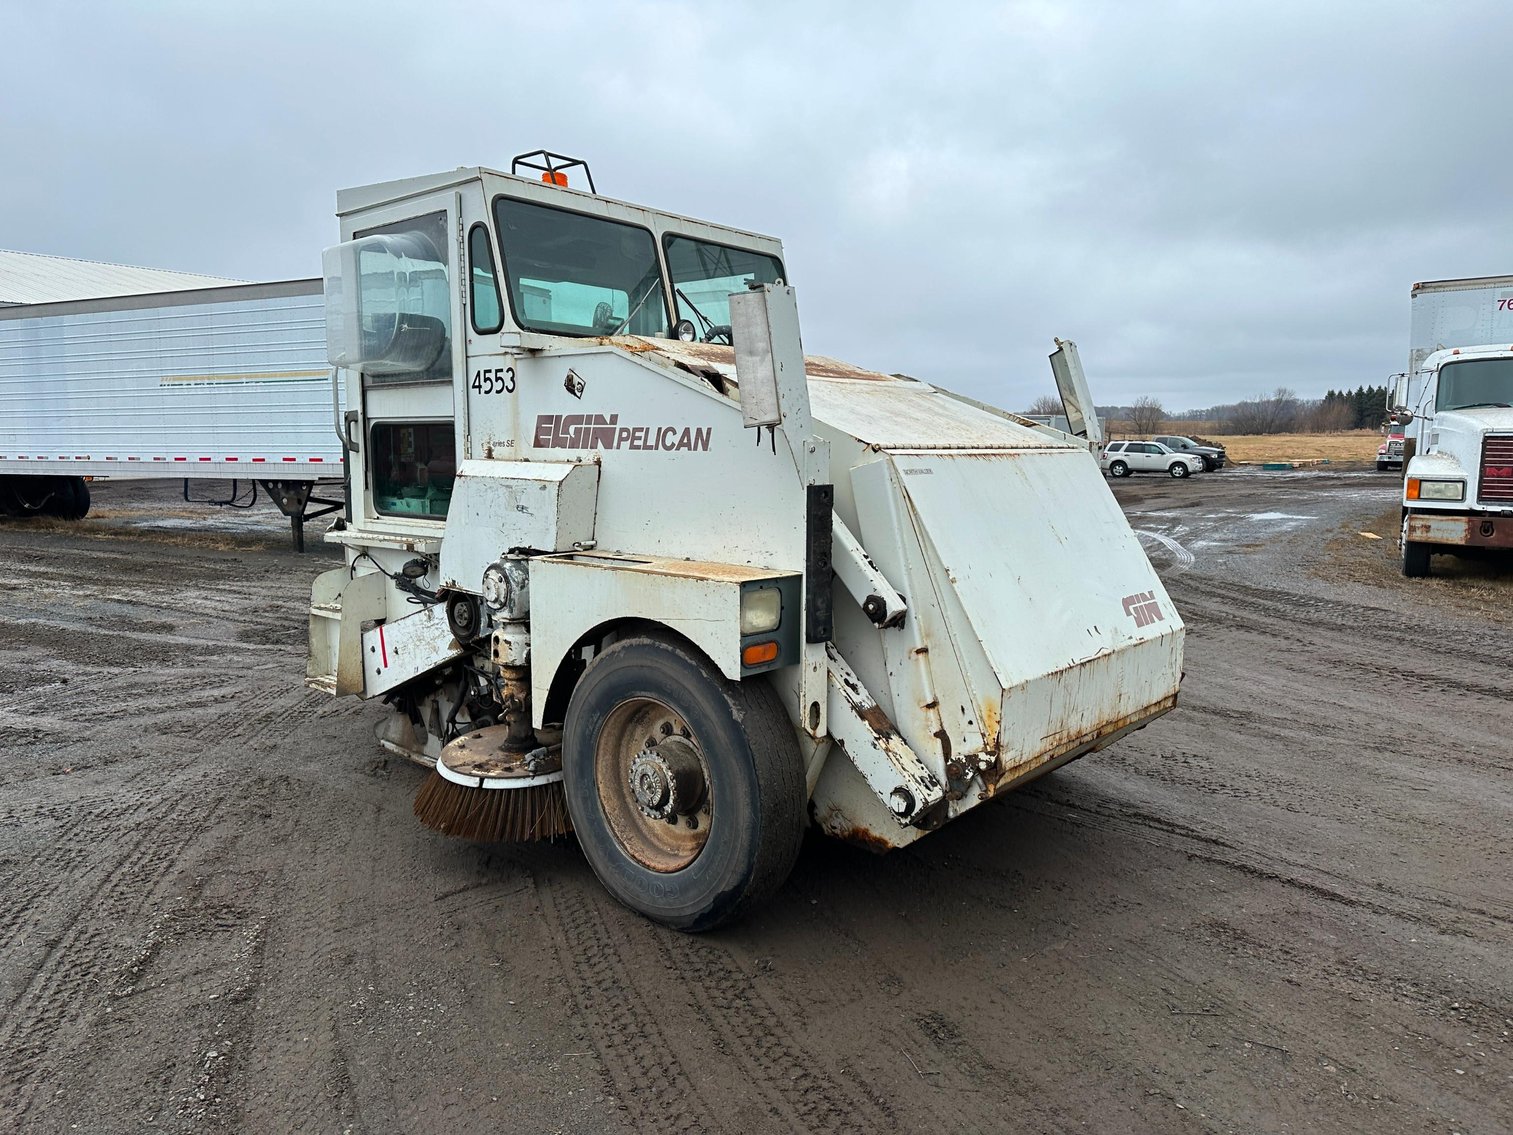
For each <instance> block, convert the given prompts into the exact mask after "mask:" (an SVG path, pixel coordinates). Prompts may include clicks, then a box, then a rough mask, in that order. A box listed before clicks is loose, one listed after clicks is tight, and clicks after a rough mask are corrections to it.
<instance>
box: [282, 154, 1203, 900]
mask: <svg viewBox="0 0 1513 1135" xmlns="http://www.w3.org/2000/svg"><path fill="white" fill-rule="evenodd" d="M531 157H533V158H535V159H538V160H536V161H534V162H533V161H532V160H530V158H522V159H517V163H516V166H514V167H512V173H511V174H505V173H501V172H496V171H494V170H490V169H482V168H465V169H458V170H454V171H452V172H450V173H442V174H437V175H434V176H429V177H416V178H412V179H409V180H403V181H395V182H389V183H385V184H380V185H371V186H367V187H364V188H359V189H352V190H347V191H344V192H342V193H340V194H339V195H338V212H339V215H340V220H341V238H342V242H341V243H340V244H339V245H337V246H335V247H334V248H331V249H329V250H327V253H326V260H325V264H326V286H325V291H326V298H327V305H328V307H327V320H326V327H327V333H328V336H329V340H330V361H331V362H332V364H333V365H334V366H336V367H338V368H340V370H341V376H342V381H343V382H344V383H345V391H346V404H347V405H348V406H350V407H352V409H351V410H350V411H348V414H347V417H348V419H349V421H348V423H347V431H346V432H347V437H348V444H349V452H348V454H347V466H348V469H349V473H350V496H351V508H350V513H351V515H350V520H347V521H346V522H344V523H339V524H338V526H337V529H336V530H334V531H332V532H331V533H329V534H328V535H327V539H328V540H332V541H335V542H338V543H340V544H341V545H342V548H343V555H344V561H343V564H342V566H341V567H339V568H336V569H334V570H332V571H329V572H327V573H325V574H323V575H321V576H320V577H319V578H318V579H317V580H316V582H315V584H314V588H313V595H312V604H311V617H310V664H309V674H308V682H309V684H310V685H311V686H312V687H313V688H316V689H320V690H325V691H328V692H330V693H333V694H355V695H358V696H361V697H364V698H382V699H383V700H384V701H386V702H387V703H388V705H389V706H390V707H391V709H392V714H391V716H390V717H389V718H388V719H387V721H386V722H385V723H384V724H383V726H382V728H381V731H380V739H381V741H382V743H383V744H384V745H385V746H386V747H387V748H389V749H390V750H392V751H394V752H396V753H400V754H403V755H405V756H408V757H411V758H414V759H415V760H417V761H419V762H421V763H423V764H426V765H427V766H435V767H436V771H437V773H438V774H439V776H440V780H436V778H433V780H434V781H436V782H437V783H440V782H441V780H444V781H445V783H446V784H448V785H454V786H458V787H459V788H460V790H461V792H462V793H463V796H464V798H466V799H470V800H473V801H475V802H476V801H477V800H482V799H485V798H490V797H492V799H493V800H494V801H495V803H494V804H493V805H489V804H478V805H477V807H479V808H488V807H493V809H494V813H495V814H500V815H502V814H503V813H505V812H509V811H510V809H511V806H512V805H510V804H508V803H505V804H498V803H497V802H498V801H499V800H501V799H505V798H508V797H510V796H511V795H512V794H513V793H526V794H528V793H530V792H531V791H532V790H535V791H536V792H538V793H546V794H551V793H555V794H557V797H558V798H559V799H561V800H562V803H564V804H565V812H566V816H567V817H568V818H570V822H571V827H572V829H573V831H574V832H575V833H576V836H577V839H578V841H579V843H580V845H581V846H582V849H583V851H584V854H585V855H586V857H587V858H588V861H589V862H590V864H591V865H592V867H593V869H594V871H595V872H596V873H597V874H598V876H599V878H600V879H601V880H602V881H603V882H604V884H605V886H606V887H607V888H608V889H609V890H610V891H611V892H612V893H613V894H614V895H615V896H616V897H617V898H619V899H620V900H621V901H622V902H624V903H625V904H627V905H628V906H630V907H632V908H633V909H635V910H638V911H640V912H642V913H643V914H645V915H647V916H648V917H650V918H653V919H656V920H659V921H661V922H663V923H665V924H668V925H671V926H674V927H678V928H680V929H684V930H703V929H708V928H710V927H713V926H716V925H719V924H720V923H722V922H724V921H726V920H728V919H729V918H731V917H733V916H735V915H736V914H738V913H739V912H740V911H742V910H743V909H745V908H746V907H748V906H749V904H751V903H753V902H755V901H756V900H758V899H760V898H761V897H762V896H763V895H765V894H768V893H770V892H771V891H772V890H773V889H774V888H776V887H777V886H778V885H780V884H781V882H782V881H783V879H784V878H786V876H787V874H788V871H789V869H790V867H791V865H792V863H793V861H794V858H795V856H796V854H797V850H798V846H799V840H800V838H801V836H802V833H803V831H804V829H805V828H806V827H808V826H809V825H810V824H813V825H816V826H818V827H819V828H820V829H822V830H823V831H824V832H827V833H829V834H831V835H833V836H838V837H841V838H844V839H849V840H852V841H856V842H858V843H860V844H863V845H865V846H868V847H870V848H873V849H877V850H886V849H889V848H898V847H903V846H905V845H907V844H910V843H912V842H913V841H915V840H917V839H920V838H921V837H923V836H924V835H925V834H926V833H928V832H930V831H933V830H934V829H936V828H938V827H940V826H941V825H942V824H944V823H946V822H947V821H949V820H951V819H953V818H955V817H958V816H960V815H961V814H962V813H964V812H967V811H969V810H971V809H972V808H975V807H977V806H978V805H979V804H981V803H983V802H984V801H986V800H989V799H990V798H992V797H993V796H994V795H996V794H998V793H1001V792H1003V791H1005V790H1007V789H1010V788H1014V787H1016V786H1018V785H1022V784H1024V783H1026V782H1027V781H1030V780H1032V779H1034V778H1035V777H1038V776H1041V775H1043V774H1045V773H1047V772H1049V771H1051V770H1052V769H1054V768H1057V767H1058V766H1060V765H1063V764H1065V763H1066V762H1068V761H1070V760H1073V759H1074V758H1077V757H1079V756H1082V755H1083V754H1085V753H1088V752H1092V751H1094V750H1097V749H1101V748H1103V747H1104V746H1106V745H1108V744H1110V743H1111V742H1113V741H1115V740H1116V739H1117V738H1119V737H1121V736H1123V735H1124V734H1126V733H1128V732H1129V731H1131V730H1133V729H1138V728H1140V727H1141V726H1143V725H1145V724H1146V723H1148V722H1149V721H1151V720H1152V719H1153V718H1155V717H1157V716H1158V715H1160V714H1163V713H1165V712H1167V711H1168V710H1170V709H1171V708H1172V707H1173V706H1174V705H1175V704H1176V700H1177V692H1178V682H1179V678H1180V675H1181V671H1182V640H1183V625H1182V622H1181V619H1180V618H1179V617H1178V615H1177V612H1176V611H1175V610H1174V609H1173V607H1172V604H1171V600H1170V599H1169V598H1168V596H1167V594H1166V592H1165V590H1164V589H1163V587H1162V584H1161V581H1160V579H1159V578H1157V575H1156V572H1155V571H1154V570H1153V568H1152V566H1151V564H1150V562H1149V561H1148V560H1147V559H1146V556H1145V554H1144V553H1143V552H1142V550H1141V546H1140V544H1139V541H1138V540H1137V539H1136V538H1135V536H1134V534H1133V533H1132V532H1131V530H1130V528H1129V526H1128V524H1127V523H1126V522H1125V519H1124V516H1123V514H1122V513H1121V512H1120V509H1119V507H1118V505H1117V503H1116V502H1115V500H1114V498H1113V496H1112V495H1111V493H1110V492H1109V490H1108V488H1107V487H1106V486H1105V484H1104V481H1103V478H1102V476H1101V474H1100V473H1099V470H1098V466H1097V464H1096V462H1095V460H1094V458H1093V456H1092V455H1091V454H1090V452H1089V450H1088V444H1087V441H1086V440H1085V439H1083V438H1080V437H1071V436H1068V435H1066V434H1062V433H1058V432H1056V431H1051V430H1046V429H1041V428H1037V427H1035V426H1033V425H1032V424H1030V423H1026V422H1024V421H1023V420H1022V419H1019V418H1017V417H1016V416H1015V415H1012V414H1009V413H1005V412H1002V411H999V410H995V409H993V408H991V407H988V406H985V405H982V404H979V403H975V402H972V401H971V400H968V399H965V398H962V397H958V396H956V395H954V394H952V393H950V392H949V391H947V390H945V389H944V388H942V387H938V386H935V385H932V384H931V383H929V382H925V381H918V380H915V379H912V378H907V377H903V376H899V375H889V374H883V373H879V372H877V371H874V370H870V369H867V368H864V367H858V366H853V365H850V364H847V363H842V362H838V361H835V360H833V359H827V358H820V357H814V356H808V357H806V356H805V354H804V352H803V348H802V346H801V343H800V336H799V324H798V312H797V307H796V304H795V300H794V290H793V288H792V287H791V286H789V284H788V283H786V278H787V270H786V268H785V266H784V258H783V247H782V245H781V244H780V243H779V242H778V241H777V240H775V239H773V238H771V237H765V236H759V235H756V234H754V233H750V232H743V231H740V230H737V229H732V228H728V227H725V226H722V225H717V224H710V223H707V222H703V221H696V220H693V219H690V218H688V217H683V216H677V215H674V214H671V213H664V212H660V211H658V210H654V209H648V208H643V207H641V206H637V205H631V204H626V203H624V202H620V201H615V200H610V199H608V198H606V197H603V196H599V195H597V194H596V193H594V192H592V191H588V192H584V191H580V190H579V189H577V188H572V187H569V186H568V185H567V184H566V180H567V175H568V172H570V171H571V169H572V167H574V166H575V165H576V166H581V163H572V162H567V161H566V160H564V159H560V158H557V157H556V156H555V155H549V154H540V155H533V156H531ZM540 159H544V161H542V160H540ZM522 164H523V165H524V167H525V168H526V169H527V170H543V171H544V172H543V173H542V176H541V179H540V180H537V179H536V178H535V177H534V176H516V173H517V172H518V170H519V167H520V166H521V165H522ZM586 172H587V171H586V168H581V169H579V171H578V173H574V174H573V176H574V178H575V180H576V178H577V177H578V175H579V173H581V174H586ZM588 184H589V187H590V190H591V189H592V182H591V181H590V182H589V183H588ZM1053 369H1054V370H1055V371H1056V372H1057V375H1058V378H1059V379H1061V380H1062V381H1063V383H1064V384H1065V383H1067V382H1070V383H1071V386H1070V387H1068V386H1065V385H1064V389H1068V390H1069V391H1071V392H1073V393H1074V394H1076V395H1078V396H1074V397H1072V398H1070V399H1069V402H1070V403H1071V404H1072V408H1073V409H1074V410H1077V408H1078V407H1081V406H1087V405H1090V404H1091V402H1090V400H1089V399H1088V398H1087V397H1086V391H1085V384H1084V383H1083V381H1082V379H1081V377H1080V375H1081V371H1080V366H1079V365H1078V364H1077V362H1076V358H1075V349H1074V348H1073V347H1072V345H1071V344H1062V345H1059V346H1058V350H1057V352H1056V354H1055V355H1054V356H1053ZM1078 412H1079V413H1080V411H1078ZM522 798H523V796H516V797H514V799H515V800H519V799H522ZM542 799H546V798H545V797H542ZM466 806H467V807H473V806H474V804H471V803H470V804H468V805H466ZM419 810H420V802H419V801H417V811H419ZM519 811H520V810H519V809H516V812H519ZM553 811H554V809H553V807H552V805H551V804H550V803H549V802H548V803H542V804H540V805H539V807H538V811H537V814H536V815H535V818H534V819H533V818H531V816H526V818H525V819H524V820H522V819H521V818H520V816H519V815H516V816H515V819H514V820H510V821H501V822H500V824H499V825H497V826H496V827H495V828H494V832H495V834H496V835H501V834H505V833H506V832H508V833H510V834H513V835H530V834H540V833H541V832H542V831H543V830H552V831H557V830H561V829H562V827H565V823H564V824H561V825H558V824H557V823H556V820H557V818H558V817H556V816H555V815H553V817H552V819H551V820H550V821H549V822H547V823H546V824H545V825H543V824H542V823H540V822H539V821H540V820H541V818H542V817H544V816H547V815H548V813H552V812H553ZM435 826H438V827H447V825H446V824H443V823H438V824H436V825H435ZM462 829H464V830H468V831H472V832H475V833H476V832H477V831H479V830H480V829H479V828H478V827H477V826H476V825H472V826H469V825H468V824H464V825H462ZM448 830H458V829H455V828H449V829H448Z"/></svg>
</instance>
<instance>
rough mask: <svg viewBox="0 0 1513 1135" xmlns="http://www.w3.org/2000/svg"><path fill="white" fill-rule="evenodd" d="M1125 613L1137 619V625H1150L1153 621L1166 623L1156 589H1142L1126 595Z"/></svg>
mask: <svg viewBox="0 0 1513 1135" xmlns="http://www.w3.org/2000/svg"><path fill="white" fill-rule="evenodd" d="M1124 613H1125V614H1126V615H1128V616H1129V617H1130V618H1132V619H1134V620H1135V626H1136V627H1148V626H1150V625H1151V624H1152V623H1164V622H1165V621H1166V616H1165V615H1163V614H1162V613H1161V604H1160V603H1157V602H1156V593H1155V592H1154V591H1141V592H1139V593H1138V594H1136V595H1126V596H1125V597H1124Z"/></svg>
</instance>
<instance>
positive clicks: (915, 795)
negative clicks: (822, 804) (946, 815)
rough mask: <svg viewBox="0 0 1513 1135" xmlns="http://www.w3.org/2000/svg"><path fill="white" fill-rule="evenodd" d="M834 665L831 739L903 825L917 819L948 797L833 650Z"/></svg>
mask: <svg viewBox="0 0 1513 1135" xmlns="http://www.w3.org/2000/svg"><path fill="white" fill-rule="evenodd" d="M828 656H829V666H830V736H831V737H832V738H833V739H834V741H835V743H836V744H837V745H839V746H840V747H841V750H842V751H843V752H844V753H845V755H846V756H847V757H849V758H850V759H851V763H852V764H854V765H855V766H856V768H857V770H858V771H859V772H860V773H861V774H862V776H863V778H865V780H866V781H867V784H868V786H869V787H870V788H871V789H872V791H873V794H874V795H876V796H877V798H878V800H879V801H880V802H881V803H882V804H883V806H884V807H886V808H887V809H888V811H889V812H890V813H891V814H892V816H893V819H894V820H895V821H896V822H897V823H898V824H900V825H907V824H910V823H913V822H914V821H915V820H917V819H918V818H919V817H920V815H921V814H922V813H924V812H925V811H927V810H928V809H930V808H931V807H933V806H934V805H936V804H938V803H939V802H940V800H941V797H942V795H943V794H944V789H943V788H942V786H941V782H940V780H939V779H938V778H937V777H936V775H935V774H934V773H933V772H931V771H930V770H929V769H928V768H927V767H925V765H924V764H923V763H922V762H921V761H920V759H919V757H918V756H917V755H915V752H914V750H913V749H911V748H910V747H909V743H908V742H907V741H905V740H904V738H903V736H902V735H901V734H900V733H899V731H898V729H897V728H896V727H895V726H894V724H893V722H892V721H890V720H889V718H888V715H887V713H886V712H885V711H884V710H883V708H882V707H881V706H880V705H878V704H877V700H876V699H875V698H874V697H873V696H872V695H871V694H870V693H869V692H868V691H867V689H866V687H864V686H863V685H862V683H861V680H860V679H859V678H857V676H856V673H855V671H853V670H852V669H851V667H850V666H848V665H846V660H845V659H844V658H842V657H841V656H840V654H839V652H837V651H836V649H835V647H834V646H831V647H829V648H828Z"/></svg>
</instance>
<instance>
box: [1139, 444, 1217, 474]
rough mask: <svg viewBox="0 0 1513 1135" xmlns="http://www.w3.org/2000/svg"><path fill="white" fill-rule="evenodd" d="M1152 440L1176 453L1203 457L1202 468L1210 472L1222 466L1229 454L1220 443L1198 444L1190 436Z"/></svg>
mask: <svg viewBox="0 0 1513 1135" xmlns="http://www.w3.org/2000/svg"><path fill="white" fill-rule="evenodd" d="M1151 440H1152V441H1155V442H1159V443H1160V444H1162V445H1164V446H1166V448H1167V449H1175V450H1176V451H1177V452H1178V453H1195V454H1197V455H1198V456H1199V457H1201V458H1203V468H1204V470H1205V471H1206V472H1209V473H1212V472H1213V471H1214V470H1216V469H1222V468H1224V462H1225V461H1226V460H1228V458H1229V454H1228V453H1227V452H1225V449H1224V447H1223V446H1222V445H1199V444H1198V443H1197V442H1195V441H1194V440H1193V439H1192V438H1190V437H1156V438H1152V439H1151Z"/></svg>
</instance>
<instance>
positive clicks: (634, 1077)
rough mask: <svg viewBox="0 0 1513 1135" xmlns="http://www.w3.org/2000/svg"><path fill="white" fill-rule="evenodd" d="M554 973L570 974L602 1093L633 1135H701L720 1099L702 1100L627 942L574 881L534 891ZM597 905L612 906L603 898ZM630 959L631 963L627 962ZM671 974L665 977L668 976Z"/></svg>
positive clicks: (572, 989) (717, 1111)
mask: <svg viewBox="0 0 1513 1135" xmlns="http://www.w3.org/2000/svg"><path fill="white" fill-rule="evenodd" d="M538 893H539V894H540V896H541V910H542V914H543V915H544V916H545V918H546V920H547V922H548V925H549V926H550V928H551V939H552V941H553V943H554V946H555V951H556V955H557V960H558V967H559V970H560V971H561V972H563V973H565V974H566V975H567V978H568V985H569V987H570V988H571V992H572V997H573V1000H574V1003H575V1004H576V1005H577V1008H578V1013H577V1023H578V1024H579V1025H580V1027H582V1028H583V1030H584V1031H585V1033H586V1034H587V1037H588V1039H589V1040H590V1041H591V1042H592V1043H593V1045H594V1049H595V1052H596V1053H597V1055H598V1057H599V1059H600V1061H601V1062H602V1065H603V1067H604V1070H605V1072H606V1074H607V1076H608V1083H607V1084H606V1085H605V1087H606V1089H607V1090H608V1091H609V1092H610V1093H611V1094H612V1095H613V1096H614V1098H615V1099H616V1100H617V1101H618V1103H619V1106H620V1109H621V1111H622V1112H623V1114H624V1115H625V1118H626V1119H627V1120H628V1121H629V1122H630V1125H631V1129H632V1130H634V1131H637V1132H648V1133H650V1132H668V1133H682V1132H704V1131H711V1130H719V1128H718V1127H710V1126H708V1125H707V1117H709V1116H711V1115H718V1114H719V1112H720V1107H719V1104H720V1101H719V1100H706V1099H705V1098H703V1096H702V1095H701V1094H700V1092H699V1090H698V1089H697V1087H695V1085H694V1083H693V1081H692V1079H691V1078H690V1076H689V1074H688V1071H687V1070H686V1068H685V1067H684V1065H683V1062H682V1061H681V1060H680V1059H679V1058H678V1056H677V1055H676V1053H675V1052H674V1050H673V1047H672V1045H671V1044H670V1043H669V1039H668V1036H667V1034H666V1032H665V1031H664V1030H663V1028H662V1026H661V1023H660V1022H659V1021H658V1019H657V1016H656V1014H655V1013H653V1012H652V1010H651V1008H650V1006H649V1005H648V1004H647V1002H646V1001H645V1000H644V999H643V997H642V996H641V995H639V993H638V992H637V989H636V985H635V982H634V981H633V979H632V976H631V964H630V963H631V961H632V958H633V957H634V955H633V954H632V952H631V951H630V950H627V947H628V946H629V945H630V943H628V942H627V941H626V940H625V938H624V936H623V935H622V934H620V933H617V932H616V931H615V930H612V929H611V928H610V926H609V925H608V924H607V923H606V921H605V919H604V916H603V914H602V912H601V911H600V910H598V909H596V908H595V906H594V905H593V904H592V903H591V902H590V901H589V900H588V899H586V898H585V897H584V896H583V895H582V894H580V893H578V888H577V886H575V885H573V884H572V883H571V882H569V883H566V884H564V885H561V886H543V887H541V888H539V890H538ZM601 901H605V902H607V901H609V900H608V899H603V900H601ZM628 954H631V957H627V955H628ZM669 976H670V975H669Z"/></svg>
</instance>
